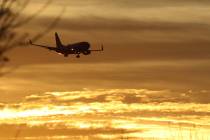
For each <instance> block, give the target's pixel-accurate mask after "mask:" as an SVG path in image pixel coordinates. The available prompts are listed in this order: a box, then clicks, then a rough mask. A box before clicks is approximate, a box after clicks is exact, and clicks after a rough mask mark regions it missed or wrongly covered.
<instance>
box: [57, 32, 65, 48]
mask: <svg viewBox="0 0 210 140" xmlns="http://www.w3.org/2000/svg"><path fill="white" fill-rule="evenodd" d="M55 41H56V47H57V48H61V47H62V46H63V45H62V43H61V40H60V38H59V36H58V33H57V32H56V33H55Z"/></svg>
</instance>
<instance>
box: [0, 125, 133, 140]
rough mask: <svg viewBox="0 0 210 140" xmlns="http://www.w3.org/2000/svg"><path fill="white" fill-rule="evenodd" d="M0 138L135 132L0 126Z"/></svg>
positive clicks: (60, 126)
mask: <svg viewBox="0 0 210 140" xmlns="http://www.w3.org/2000/svg"><path fill="white" fill-rule="evenodd" d="M0 130H1V131H0V138H8V137H13V138H15V136H16V135H17V133H19V134H18V138H24V137H32V138H33V137H54V136H57V137H59V136H67V137H71V136H95V135H97V134H102V133H103V134H104V135H113V134H121V133H122V131H123V132H124V133H131V132H135V131H128V130H123V129H114V128H98V129H94V128H92V129H90V128H89V129H85V128H68V127H66V126H65V125H58V126H56V125H54V124H45V125H40V126H29V125H27V124H19V125H13V124H0Z"/></svg>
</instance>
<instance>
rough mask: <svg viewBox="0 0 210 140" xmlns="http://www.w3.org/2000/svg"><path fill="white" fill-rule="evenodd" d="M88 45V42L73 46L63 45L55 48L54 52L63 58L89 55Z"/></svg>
mask: <svg viewBox="0 0 210 140" xmlns="http://www.w3.org/2000/svg"><path fill="white" fill-rule="evenodd" d="M89 48H90V44H89V43H88V42H79V43H74V44H69V45H65V46H64V45H63V46H61V47H57V48H55V51H56V52H57V53H61V54H63V55H64V56H66V57H67V56H68V55H69V54H80V53H82V54H84V55H89V54H90V53H91V51H90V50H89Z"/></svg>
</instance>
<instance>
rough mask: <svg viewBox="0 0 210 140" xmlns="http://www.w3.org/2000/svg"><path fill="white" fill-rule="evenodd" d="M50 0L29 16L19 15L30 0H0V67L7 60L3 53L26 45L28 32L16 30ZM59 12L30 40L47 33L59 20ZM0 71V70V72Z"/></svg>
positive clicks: (37, 14) (34, 16)
mask: <svg viewBox="0 0 210 140" xmlns="http://www.w3.org/2000/svg"><path fill="white" fill-rule="evenodd" d="M51 2H52V0H47V1H46V2H45V3H44V4H43V6H42V7H41V8H40V9H39V10H37V11H36V12H35V13H34V14H32V15H31V16H29V17H25V18H23V17H21V15H22V13H23V12H24V10H25V9H26V7H27V6H28V5H29V3H30V0H1V1H0V69H1V68H2V67H4V66H5V64H6V62H8V61H9V59H8V58H7V57H5V56H4V55H5V53H6V52H7V51H9V50H11V49H13V48H15V47H19V46H26V45H28V43H26V39H27V38H28V36H29V33H28V32H22V33H19V32H17V29H18V28H21V27H23V26H24V25H26V24H27V23H28V22H30V21H31V20H33V19H34V18H36V17H37V16H39V15H40V14H41V13H42V12H43V11H44V10H45V9H46V8H47V7H48V6H49V5H50V4H51ZM64 10H65V9H63V11H61V13H60V14H59V15H58V16H57V17H56V18H55V19H54V20H53V21H52V22H51V24H50V25H49V26H48V27H46V28H45V29H44V30H43V31H41V32H39V33H37V34H36V35H34V36H32V37H31V38H32V40H34V41H35V40H38V39H40V38H41V37H43V36H44V35H45V34H47V33H48V32H49V31H50V30H51V29H52V28H53V27H54V26H55V25H56V24H57V23H58V22H59V20H60V17H61V14H62V13H63V12H64ZM0 73H1V72H0Z"/></svg>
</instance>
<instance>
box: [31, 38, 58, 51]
mask: <svg viewBox="0 0 210 140" xmlns="http://www.w3.org/2000/svg"><path fill="white" fill-rule="evenodd" d="M29 44H31V45H34V46H39V47H42V48H45V49H49V50H55V49H56V48H55V47H50V46H45V45H39V44H34V43H32V41H31V40H29Z"/></svg>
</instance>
